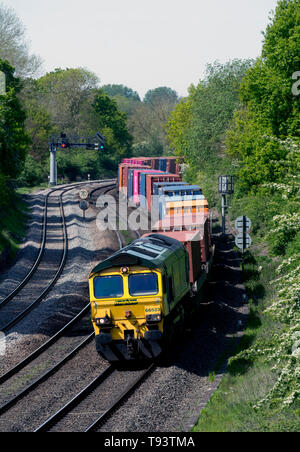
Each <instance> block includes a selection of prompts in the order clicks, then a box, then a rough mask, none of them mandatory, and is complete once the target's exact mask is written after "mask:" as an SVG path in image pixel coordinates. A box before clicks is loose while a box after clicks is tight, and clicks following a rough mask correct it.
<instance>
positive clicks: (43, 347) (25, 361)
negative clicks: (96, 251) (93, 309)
mask: <svg viewBox="0 0 300 452" xmlns="http://www.w3.org/2000/svg"><path fill="white" fill-rule="evenodd" d="M101 182H105V181H101ZM109 182H110V181H109ZM95 183H99V182H95ZM81 185H82V184H81ZM77 186H78V185H75V186H72V188H71V187H69V188H68V191H71V190H73V189H75V188H76V187H77ZM111 186H112V184H109V185H108V186H106V185H105V186H101V187H99V190H100V189H101V188H102V189H103V188H106V189H107V187H111ZM45 213H46V212H45ZM42 242H43V241H41V243H42ZM37 259H38V258H37ZM33 267H34V266H33ZM30 274H32V273H31V272H30ZM56 279H58V278H56ZM26 281H27V282H28V281H29V279H28V278H27V277H26ZM20 286H21V284H20ZM52 286H53V281H52V282H51V287H52ZM49 290H50V287H48V291H49ZM45 291H46V289H45V290H44V292H45ZM14 292H15V291H14ZM35 306H36V304H35V305H33V306H32V309H33V307H35ZM89 309H90V306H89V304H87V305H86V306H85V308H84V309H83V310H82V311H81V312H80V313H79V314H77V315H76V316H75V317H74V318H73V319H72V320H71V321H69V322H68V323H67V324H66V325H65V326H64V327H63V328H61V329H60V330H59V331H58V332H57V333H55V334H54V335H53V336H52V337H50V339H49V340H48V341H46V342H45V343H44V344H43V345H41V346H40V347H39V348H37V349H36V350H35V351H34V352H32V353H31V354H30V355H28V356H27V357H26V358H25V359H23V360H22V361H20V362H19V363H18V364H17V365H15V366H14V367H12V368H11V369H9V370H8V371H7V372H6V373H5V374H3V375H1V376H0V384H3V383H5V382H6V381H7V380H9V379H10V378H12V377H13V376H15V375H16V374H17V373H18V372H20V371H21V370H22V369H24V368H25V367H26V366H28V365H29V364H30V363H31V362H32V361H34V360H35V359H37V358H38V357H39V356H40V355H41V354H42V353H44V352H45V351H47V350H48V349H49V348H50V347H51V346H52V345H53V344H55V343H56V342H57V341H58V340H59V339H60V338H62V337H63V336H65V335H66V334H68V332H69V331H70V330H71V329H72V328H73V327H74V326H76V324H77V323H79V322H80V321H81V320H82V319H83V318H84V316H85V315H88V313H89ZM28 312H29V310H27V311H26V313H25V312H24V313H23V315H22V317H24V316H25V315H26V314H27V313H28Z"/></svg>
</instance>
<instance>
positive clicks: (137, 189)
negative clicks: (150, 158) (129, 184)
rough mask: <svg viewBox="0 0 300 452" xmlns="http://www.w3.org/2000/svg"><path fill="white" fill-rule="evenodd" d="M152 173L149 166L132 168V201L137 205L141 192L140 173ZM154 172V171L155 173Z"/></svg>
mask: <svg viewBox="0 0 300 452" xmlns="http://www.w3.org/2000/svg"><path fill="white" fill-rule="evenodd" d="M145 173H147V174H150V173H153V170H152V169H150V168H148V169H147V168H146V169H138V170H133V198H132V200H133V202H134V203H135V204H136V205H138V204H140V193H141V174H145ZM155 174H156V173H155Z"/></svg>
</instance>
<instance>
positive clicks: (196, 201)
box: [160, 195, 209, 218]
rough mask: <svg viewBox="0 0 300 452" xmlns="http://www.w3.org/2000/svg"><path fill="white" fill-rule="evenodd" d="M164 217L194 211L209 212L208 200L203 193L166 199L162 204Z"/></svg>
mask: <svg viewBox="0 0 300 452" xmlns="http://www.w3.org/2000/svg"><path fill="white" fill-rule="evenodd" d="M160 205H161V206H162V208H161V213H162V217H161V218H163V217H164V216H169V215H170V216H174V215H189V214H193V213H205V214H208V213H209V209H208V202H207V200H206V199H205V197H204V196H203V195H200V196H184V197H177V196H176V197H174V198H168V199H165V200H164V201H163V202H162V203H161V204H160Z"/></svg>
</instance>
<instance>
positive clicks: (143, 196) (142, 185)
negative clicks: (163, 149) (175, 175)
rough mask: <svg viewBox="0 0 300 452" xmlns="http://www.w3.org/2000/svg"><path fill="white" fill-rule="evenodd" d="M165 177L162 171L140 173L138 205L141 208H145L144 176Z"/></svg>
mask: <svg viewBox="0 0 300 452" xmlns="http://www.w3.org/2000/svg"><path fill="white" fill-rule="evenodd" d="M158 174H159V175H165V174H166V173H164V172H162V171H158V170H152V171H151V172H150V173H143V172H142V173H140V204H141V206H143V207H146V206H147V202H146V196H147V191H146V176H148V175H158Z"/></svg>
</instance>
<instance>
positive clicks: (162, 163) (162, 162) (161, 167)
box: [158, 159, 167, 171]
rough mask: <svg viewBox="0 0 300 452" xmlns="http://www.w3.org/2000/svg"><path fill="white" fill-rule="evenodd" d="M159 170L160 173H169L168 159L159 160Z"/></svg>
mask: <svg viewBox="0 0 300 452" xmlns="http://www.w3.org/2000/svg"><path fill="white" fill-rule="evenodd" d="M158 169H159V170H160V171H167V160H166V159H160V160H159V163H158Z"/></svg>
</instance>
